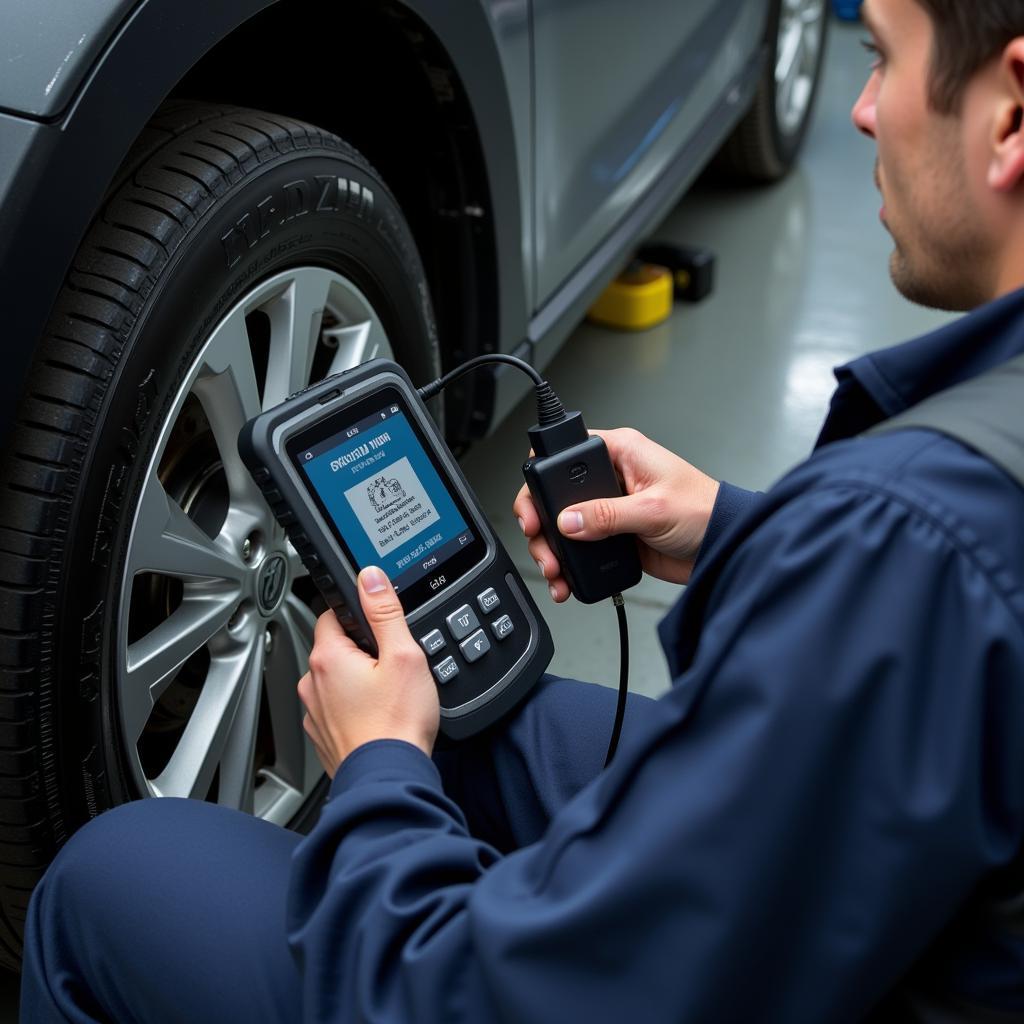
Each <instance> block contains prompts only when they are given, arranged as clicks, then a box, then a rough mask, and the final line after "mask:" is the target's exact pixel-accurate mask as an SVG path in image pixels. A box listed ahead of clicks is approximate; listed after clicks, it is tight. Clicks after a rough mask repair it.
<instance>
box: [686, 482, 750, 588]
mask: <svg viewBox="0 0 1024 1024" xmlns="http://www.w3.org/2000/svg"><path fill="white" fill-rule="evenodd" d="M760 497H762V492H761V491H748V490H745V489H744V488H742V487H737V486H736V485H735V484H730V483H727V482H726V481H725V480H723V481H721V483H720V484H719V486H718V497H717V498H715V504H714V507H713V508H712V510H711V518H710V519H709V520H708V528H707V530H706V531H705V532H704V540H703V541H702V542H701V545H700V550H699V551H698V552H697V557H696V559H695V560H694V570H696V568H697V566H699V565H700V564H701V563H702V562H703V561H704V560H705V556H706V555H707V554H708V553H709V552H710V551H711V550H712V549H713V548H714V547H715V545H716V544H717V543H718V541H719V540H720V539H721V538H722V537H723V536H724V535H725V533H726V531H727V530H728V529H729V527H730V526H732V524H733V523H735V522H736V521H737V520H739V519H740V518H741V517H742V515H743V514H744V513H745V512H746V511H747V510H748V509H750V508H753V506H754V503H755V502H756V501H757V499H758V498H760Z"/></svg>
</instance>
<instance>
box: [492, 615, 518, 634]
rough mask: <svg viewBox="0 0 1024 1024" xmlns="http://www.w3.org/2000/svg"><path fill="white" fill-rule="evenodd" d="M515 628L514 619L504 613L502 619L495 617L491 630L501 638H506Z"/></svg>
mask: <svg viewBox="0 0 1024 1024" xmlns="http://www.w3.org/2000/svg"><path fill="white" fill-rule="evenodd" d="M514 628H515V627H514V626H513V625H512V620H511V619H510V618H509V617H508V616H507V615H502V617H501V618H500V619H495V620H494V621H493V622H492V623H491V632H492V633H494V635H495V636H496V637H497V638H498V639H499V640H504V639H505V637H507V636H508V635H509V633H511V632H512V630H513V629H514Z"/></svg>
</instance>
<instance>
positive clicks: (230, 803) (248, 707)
mask: <svg viewBox="0 0 1024 1024" xmlns="http://www.w3.org/2000/svg"><path fill="white" fill-rule="evenodd" d="M264 657H265V655H264V651H263V642H262V637H259V638H258V639H257V641H256V643H255V644H253V645H252V647H251V648H250V650H249V657H248V658H247V659H246V662H245V665H244V666H243V668H242V672H243V675H244V678H243V680H242V694H241V697H240V698H239V701H238V708H237V710H236V711H235V714H234V717H233V719H232V721H231V725H230V728H229V729H228V735H227V740H226V742H225V744H224V753H223V755H222V757H221V762H220V784H219V786H218V791H217V802H218V803H219V804H224V805H225V806H227V807H235V808H237V809H238V810H240V811H245V812H246V814H252V811H253V794H254V792H255V785H254V781H255V780H254V776H253V770H254V761H253V756H254V754H255V752H256V730H257V726H258V724H259V714H260V694H261V692H262V687H263V665H264Z"/></svg>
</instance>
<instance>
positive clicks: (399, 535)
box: [298, 407, 473, 586]
mask: <svg viewBox="0 0 1024 1024" xmlns="http://www.w3.org/2000/svg"><path fill="white" fill-rule="evenodd" d="M298 462H299V465H300V466H301V467H302V469H303V471H304V472H305V474H306V476H307V477H308V479H309V481H310V484H311V485H312V486H313V488H314V489H315V490H316V492H317V495H318V496H319V498H320V501H321V502H322V503H323V506H324V508H325V509H326V510H327V513H328V514H329V515H330V517H331V518H332V519H333V520H334V524H335V526H336V527H337V529H338V531H339V533H340V534H341V536H342V537H343V538H344V539H345V543H346V544H347V545H348V547H349V550H350V551H351V553H352V557H353V558H354V559H355V561H356V563H357V565H358V566H359V568H364V567H365V566H367V565H379V566H380V567H381V568H382V569H383V570H384V571H385V572H386V573H387V574H388V576H389V577H390V578H391V580H392V581H393V582H394V583H395V584H396V586H398V584H399V581H401V582H402V584H403V585H408V584H409V583H410V582H412V581H413V580H415V579H416V578H418V577H422V576H423V575H424V574H425V573H426V572H428V571H429V570H430V569H431V568H435V567H436V566H438V565H439V564H440V562H441V561H442V560H444V559H445V558H447V557H448V556H449V555H450V554H451V553H452V552H453V551H457V550H459V548H460V547H462V546H464V545H466V544H468V543H469V542H470V541H471V540H472V537H473V535H472V533H471V532H470V531H469V529H468V527H467V525H466V522H465V520H464V519H463V517H462V516H461V515H460V513H459V510H458V509H457V508H456V506H455V502H454V501H453V500H452V498H451V496H450V495H449V493H448V490H447V488H446V487H445V485H444V484H443V483H442V481H441V478H440V477H439V476H438V473H437V470H436V469H435V468H434V466H433V464H432V463H431V461H430V457H429V456H428V455H427V453H426V452H425V451H424V450H423V447H422V445H421V444H420V442H419V440H418V439H417V437H416V435H415V434H414V433H413V429H412V427H411V426H410V424H409V421H408V420H407V419H406V417H405V414H404V413H403V412H402V411H401V410H399V409H398V408H397V407H392V408H390V409H389V410H387V411H385V412H383V413H380V414H379V419H378V418H376V417H375V418H372V419H370V420H369V421H362V422H361V423H360V424H358V427H353V428H351V429H349V430H347V431H346V432H345V436H344V437H343V438H342V439H340V440H339V439H336V438H332V439H330V440H329V441H327V442H324V443H322V444H320V445H317V446H316V448H314V449H311V450H310V451H308V452H305V453H304V454H303V455H302V456H300V457H299V459H298Z"/></svg>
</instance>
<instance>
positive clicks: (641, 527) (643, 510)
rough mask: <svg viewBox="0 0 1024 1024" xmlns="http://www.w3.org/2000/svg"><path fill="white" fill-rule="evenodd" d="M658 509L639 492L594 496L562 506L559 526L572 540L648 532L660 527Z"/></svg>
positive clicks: (644, 533)
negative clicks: (576, 503) (591, 499)
mask: <svg viewBox="0 0 1024 1024" xmlns="http://www.w3.org/2000/svg"><path fill="white" fill-rule="evenodd" d="M657 512H658V509H657V508H656V507H654V506H653V505H652V503H651V502H650V501H649V500H648V499H647V498H646V497H644V496H641V495H636V494H627V495H625V496H624V497H622V498H597V499H596V500H595V501H584V502H580V503H579V504H578V505H570V506H569V507H568V508H566V509H563V510H562V511H561V512H560V513H559V516H558V529H559V532H560V533H561V534H562V535H563V536H565V537H569V538H571V539H572V540H602V539H603V538H605V537H610V536H612V535H613V534H617V533H636V534H640V535H650V534H652V533H654V532H655V531H656V528H657V527H658V526H660V524H658V523H657Z"/></svg>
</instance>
